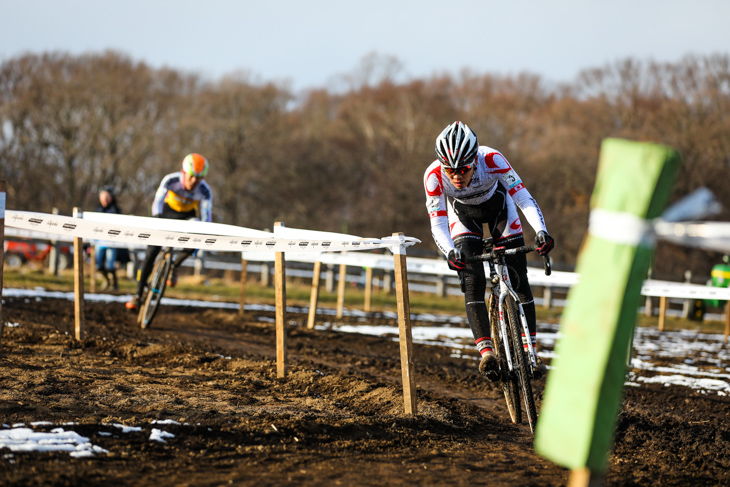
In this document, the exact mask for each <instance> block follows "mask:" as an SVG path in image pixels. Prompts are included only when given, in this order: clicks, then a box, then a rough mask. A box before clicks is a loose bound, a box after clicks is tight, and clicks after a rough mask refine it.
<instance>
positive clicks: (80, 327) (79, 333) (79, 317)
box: [73, 208, 84, 341]
mask: <svg viewBox="0 0 730 487" xmlns="http://www.w3.org/2000/svg"><path fill="white" fill-rule="evenodd" d="M73 216H74V218H82V217H83V212H82V211H81V208H74V210H73ZM74 323H75V325H76V326H75V328H76V339H77V340H79V341H80V340H83V339H84V240H83V239H82V238H81V237H74Z"/></svg>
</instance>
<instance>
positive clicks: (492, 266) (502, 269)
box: [489, 256, 537, 372]
mask: <svg viewBox="0 0 730 487" xmlns="http://www.w3.org/2000/svg"><path fill="white" fill-rule="evenodd" d="M503 261H504V256H502V258H501V259H500V262H499V263H492V262H491V261H489V272H490V277H491V280H492V295H493V296H494V297H495V298H496V299H497V300H498V309H499V330H500V338H501V339H502V342H503V345H504V349H505V351H506V357H505V358H506V359H507V365H508V367H509V370H510V372H512V371H513V370H514V365H513V363H512V353H513V352H512V348H511V347H510V344H509V339H508V335H507V323H506V321H505V319H504V301H505V299H507V296H508V295H509V296H512V299H513V300H514V302H515V303H516V304H517V311H518V312H519V315H520V324H521V326H522V337H523V338H522V344H523V346H524V345H525V344H527V349H528V350H529V352H530V353H529V354H528V355H529V357H530V366H531V367H532V368H534V367H536V366H537V360H535V347H533V346H532V340H530V331H529V328H528V327H527V318H526V317H525V311H524V310H523V309H522V302H521V301H520V299H519V298H518V297H517V293H516V292H515V291H514V289H513V288H512V282H511V281H510V278H509V273H508V272H507V265H506V264H505V263H504V262H503ZM495 281H498V282H495ZM497 283H498V284H499V287H495V286H494V285H495V284H497Z"/></svg>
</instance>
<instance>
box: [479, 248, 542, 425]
mask: <svg viewBox="0 0 730 487" xmlns="http://www.w3.org/2000/svg"><path fill="white" fill-rule="evenodd" d="M537 247H538V246H537V245H525V246H523V247H517V248H514V249H507V248H504V247H494V246H493V245H492V239H491V238H489V239H485V240H484V253H483V254H480V255H474V256H468V257H466V260H467V262H487V263H488V264H489V278H490V280H491V282H492V288H491V294H490V296H489V305H488V306H489V321H490V327H491V331H492V346H493V348H494V353H495V354H496V355H497V360H498V362H499V370H500V383H501V384H502V392H503V393H504V398H505V401H506V402H507V409H508V410H509V414H510V419H511V420H512V422H513V423H515V424H520V423H522V407H521V405H520V395H521V396H522V399H523V402H524V405H525V412H526V413H527V420H528V423H529V425H530V431H531V432H532V433H533V434H534V433H535V426H536V423H537V408H536V407H535V396H534V394H533V392H532V384H531V382H530V381H531V380H532V377H533V373H534V370H535V368H536V367H537V359H536V357H537V354H536V352H535V347H533V345H532V342H531V340H530V332H529V330H528V327H527V320H526V318H525V312H524V310H523V309H522V303H521V302H520V299H519V297H518V296H517V293H516V292H515V291H514V289H513V288H512V283H511V282H510V278H509V273H508V272H507V264H506V262H505V257H506V256H508V255H517V254H526V253H529V252H532V251H534V250H536V249H537ZM543 264H544V268H545V275H548V276H549V275H550V273H551V265H550V258H549V257H548V256H543Z"/></svg>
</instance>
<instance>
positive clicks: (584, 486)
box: [568, 468, 604, 487]
mask: <svg viewBox="0 0 730 487" xmlns="http://www.w3.org/2000/svg"><path fill="white" fill-rule="evenodd" d="M603 483H604V482H603V476H602V475H599V474H597V473H595V472H592V471H591V470H590V469H587V468H576V469H573V470H571V471H570V478H569V479H568V487H600V486H602V485H603Z"/></svg>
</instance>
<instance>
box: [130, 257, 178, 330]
mask: <svg viewBox="0 0 730 487" xmlns="http://www.w3.org/2000/svg"><path fill="white" fill-rule="evenodd" d="M172 251H173V249H172V247H164V248H163V249H162V250H160V254H159V255H158V256H157V259H155V265H154V267H153V268H152V272H151V273H150V277H149V280H148V281H147V286H146V287H145V293H144V295H143V297H142V306H140V308H139V314H138V315H137V322H138V323H139V324H140V326H141V327H142V329H146V328H149V327H150V325H151V324H152V319H153V318H154V317H155V314H157V309H158V307H159V306H160V301H161V300H162V295H163V294H164V293H165V288H166V287H167V278H168V277H169V275H170V271H171V270H172Z"/></svg>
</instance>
